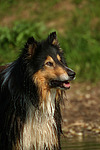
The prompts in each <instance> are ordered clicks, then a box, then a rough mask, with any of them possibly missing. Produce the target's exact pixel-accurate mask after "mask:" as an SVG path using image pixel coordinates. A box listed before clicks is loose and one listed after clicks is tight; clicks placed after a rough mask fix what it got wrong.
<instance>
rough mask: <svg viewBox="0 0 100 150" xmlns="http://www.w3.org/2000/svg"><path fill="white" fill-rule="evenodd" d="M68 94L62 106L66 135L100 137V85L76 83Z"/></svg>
mask: <svg viewBox="0 0 100 150" xmlns="http://www.w3.org/2000/svg"><path fill="white" fill-rule="evenodd" d="M66 93H67V94H66V97H67V99H66V98H65V101H64V105H62V118H63V125H62V127H63V132H64V135H65V136H67V137H74V136H80V137H84V136H85V137H86V136H90V135H91V136H100V83H98V84H96V85H93V84H89V83H74V84H71V88H70V89H69V90H68V91H67V92H66Z"/></svg>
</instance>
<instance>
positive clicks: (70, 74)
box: [66, 67, 76, 80]
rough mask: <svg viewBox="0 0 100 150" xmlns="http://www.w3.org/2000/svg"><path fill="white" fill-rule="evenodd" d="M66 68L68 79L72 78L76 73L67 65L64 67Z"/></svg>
mask: <svg viewBox="0 0 100 150" xmlns="http://www.w3.org/2000/svg"><path fill="white" fill-rule="evenodd" d="M66 70H67V74H68V76H69V77H70V79H71V80H73V79H74V78H75V75H76V73H75V72H74V71H73V70H72V69H70V68H68V67H66Z"/></svg>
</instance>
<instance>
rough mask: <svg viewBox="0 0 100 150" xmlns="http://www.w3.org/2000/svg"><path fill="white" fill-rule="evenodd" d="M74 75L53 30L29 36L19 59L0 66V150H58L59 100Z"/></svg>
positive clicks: (59, 149)
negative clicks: (40, 36) (43, 36)
mask: <svg viewBox="0 0 100 150" xmlns="http://www.w3.org/2000/svg"><path fill="white" fill-rule="evenodd" d="M74 78H75V72H74V71H73V70H72V69H70V68H68V66H67V65H66V62H65V59H64V57H63V51H62V49H61V48H60V46H59V43H58V40H57V36H56V32H53V33H51V34H50V35H49V36H48V38H47V39H46V40H43V41H41V42H37V41H36V40H35V39H34V38H33V37H30V38H29V39H28V41H27V42H26V44H25V46H24V48H23V50H22V52H21V54H20V56H19V57H18V59H17V60H15V61H14V62H12V63H9V64H7V65H5V66H1V67H0V150H61V144H60V134H61V133H62V128H61V111H60V102H61V99H63V94H64V92H65V90H67V89H69V88H70V83H69V81H71V80H73V79H74Z"/></svg>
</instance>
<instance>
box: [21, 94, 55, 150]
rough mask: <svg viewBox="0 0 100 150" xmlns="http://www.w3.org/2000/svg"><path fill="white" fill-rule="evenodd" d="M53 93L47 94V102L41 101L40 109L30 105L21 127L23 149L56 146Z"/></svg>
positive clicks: (41, 149)
mask: <svg viewBox="0 0 100 150" xmlns="http://www.w3.org/2000/svg"><path fill="white" fill-rule="evenodd" d="M54 98H55V93H52V95H51V94H50V95H48V97H47V103H46V104H45V103H44V102H43V103H42V110H41V111H40V110H35V111H33V110H34V108H32V107H33V106H31V107H30V110H29V112H28V113H27V120H26V123H25V125H24V128H23V140H22V143H23V149H24V150H30V149H33V150H37V149H38V150H43V149H46V148H49V149H50V150H52V149H53V146H57V144H58V139H57V126H56V122H55V119H54V112H55V100H54Z"/></svg>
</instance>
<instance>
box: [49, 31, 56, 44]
mask: <svg viewBox="0 0 100 150" xmlns="http://www.w3.org/2000/svg"><path fill="white" fill-rule="evenodd" d="M48 42H49V44H52V45H58V40H57V35H56V32H52V33H50V35H49V36H48Z"/></svg>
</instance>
